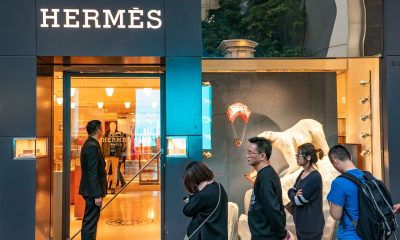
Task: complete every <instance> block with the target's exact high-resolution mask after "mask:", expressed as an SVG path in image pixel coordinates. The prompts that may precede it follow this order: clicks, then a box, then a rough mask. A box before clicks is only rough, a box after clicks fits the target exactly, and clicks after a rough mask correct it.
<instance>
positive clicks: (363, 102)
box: [360, 97, 369, 104]
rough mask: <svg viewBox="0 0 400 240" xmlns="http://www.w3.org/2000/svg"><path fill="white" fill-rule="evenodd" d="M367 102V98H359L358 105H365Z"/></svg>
mask: <svg viewBox="0 0 400 240" xmlns="http://www.w3.org/2000/svg"><path fill="white" fill-rule="evenodd" d="M368 101H369V98H367V97H362V98H360V103H361V104H365V103H367V102H368Z"/></svg>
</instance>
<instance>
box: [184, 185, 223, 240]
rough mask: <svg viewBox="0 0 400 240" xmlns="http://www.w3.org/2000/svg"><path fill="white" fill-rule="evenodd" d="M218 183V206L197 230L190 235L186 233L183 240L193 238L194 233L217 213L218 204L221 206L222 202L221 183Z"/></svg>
mask: <svg viewBox="0 0 400 240" xmlns="http://www.w3.org/2000/svg"><path fill="white" fill-rule="evenodd" d="M217 184H218V203H217V206H216V207H215V208H214V210H213V211H212V212H211V213H210V215H208V217H207V218H206V219H205V220H204V221H203V222H202V223H201V224H200V226H198V227H197V228H196V230H194V231H193V232H192V234H190V235H189V236H188V235H187V234H186V235H185V238H184V239H183V240H189V239H191V238H192V237H193V236H194V234H196V232H197V231H199V229H200V228H201V227H202V226H203V225H204V224H205V223H206V222H207V221H208V219H210V217H211V216H212V215H213V214H214V213H215V211H217V208H218V206H219V203H220V201H221V185H219V183H217Z"/></svg>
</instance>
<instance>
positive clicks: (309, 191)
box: [288, 171, 325, 240]
mask: <svg viewBox="0 0 400 240" xmlns="http://www.w3.org/2000/svg"><path fill="white" fill-rule="evenodd" d="M302 174H303V171H302V172H301V173H300V175H299V176H298V177H297V179H296V183H295V184H294V187H292V188H290V189H289V191H288V196H289V198H290V201H291V202H292V203H293V206H294V214H293V219H294V224H295V225H296V234H297V238H298V239H308V240H313V239H319V240H320V239H321V237H322V234H323V231H324V226H325V220H324V213H323V211H322V177H321V174H320V173H319V172H318V171H313V172H311V173H310V174H309V175H308V176H307V177H305V178H304V179H301V175H302ZM299 189H301V190H302V192H303V194H302V195H299V196H296V192H297V191H298V190H299ZM310 219H312V221H310Z"/></svg>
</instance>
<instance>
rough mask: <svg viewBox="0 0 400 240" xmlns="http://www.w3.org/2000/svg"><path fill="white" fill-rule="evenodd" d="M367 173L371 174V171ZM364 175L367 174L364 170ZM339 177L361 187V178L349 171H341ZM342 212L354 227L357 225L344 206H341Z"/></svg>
mask: <svg viewBox="0 0 400 240" xmlns="http://www.w3.org/2000/svg"><path fill="white" fill-rule="evenodd" d="M367 173H369V172H367ZM369 174H370V175H371V176H372V174H371V173H369ZM365 175H367V174H365V172H364V177H365ZM339 177H342V178H346V179H348V180H350V181H352V182H353V183H355V184H357V187H358V188H361V187H362V182H361V180H360V179H358V178H357V177H355V176H354V175H353V174H351V173H342V174H341V175H339ZM368 177H369V176H367V179H368ZM343 213H344V214H345V215H347V217H348V218H349V219H350V221H351V224H353V226H354V227H355V226H357V221H356V220H354V219H353V218H352V217H351V215H350V213H349V212H348V211H347V209H346V208H344V207H343ZM342 216H343V215H342ZM343 224H344V220H343Z"/></svg>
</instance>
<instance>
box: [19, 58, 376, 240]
mask: <svg viewBox="0 0 400 240" xmlns="http://www.w3.org/2000/svg"><path fill="white" fill-rule="evenodd" d="M202 68H203V69H202V72H203V84H205V82H204V80H205V79H206V78H205V76H208V77H210V76H211V79H212V81H209V82H208V84H210V85H208V87H209V88H210V89H211V90H209V93H211V92H212V95H211V98H212V99H213V101H214V100H215V99H217V100H218V99H219V98H220V97H221V96H216V95H215V94H216V93H217V92H218V91H216V89H215V87H216V86H215V84H214V86H213V82H214V83H215V82H218V81H219V79H218V77H216V76H217V75H218V74H225V75H226V74H228V75H229V76H230V77H231V78H232V79H233V80H237V79H240V76H241V74H242V77H243V74H253V75H257V74H258V75H260V76H261V75H262V73H274V74H278V75H279V73H285V74H287V73H305V74H307V73H318V74H324V73H327V74H329V76H330V77H329V79H331V78H332V77H333V79H334V81H335V89H331V88H330V87H329V86H330V85H326V87H327V89H324V92H326V93H330V92H331V91H333V92H335V94H334V95H333V96H334V98H335V99H336V102H335V103H336V104H334V105H332V107H333V108H334V109H333V111H335V116H334V118H335V119H329V121H334V122H335V124H333V125H332V126H334V128H331V129H334V130H335V132H334V134H333V135H332V134H331V135H332V136H335V137H336V139H335V140H334V141H333V142H336V141H337V142H338V143H345V144H353V145H355V146H356V152H355V154H357V160H358V162H357V165H358V166H359V167H360V168H361V169H364V170H368V171H371V172H372V173H373V174H374V175H375V176H377V177H378V178H383V174H382V172H383V169H384V165H383V163H382V152H383V150H382V141H381V134H380V132H381V119H380V117H379V116H380V111H381V109H380V101H381V100H380V78H379V58H335V59H203V60H202ZM213 74H214V77H213ZM283 75H284V74H282V76H283ZM282 76H281V77H282ZM310 76H313V75H310ZM316 76H317V75H316ZM63 77H64V76H63V73H62V72H54V84H53V93H54V96H53V97H54V99H53V100H54V101H53V138H52V139H51V142H50V143H49V145H50V147H49V148H50V149H51V150H52V154H51V156H52V170H53V171H52V173H53V182H52V193H53V194H52V235H53V236H61V234H60V231H61V227H58V226H62V224H61V215H62V205H61V203H62V186H63V182H62V173H63V163H64V159H63V150H64V149H63V148H64V147H65V146H64V143H63V129H64V126H65V124H66V123H65V122H63V108H64V106H65V104H64V102H63V97H62V96H63V92H64V89H63ZM294 79H295V78H294ZM321 79H325V80H326V78H321ZM240 80H241V81H242V82H243V83H241V84H240V85H239V87H238V88H239V89H237V90H241V91H246V89H247V88H248V87H246V84H245V83H246V81H244V80H243V79H240ZM160 81H161V80H160V77H146V76H134V75H132V76H126V75H120V76H112V75H110V74H109V75H108V76H106V77H105V76H101V75H98V76H95V75H90V74H89V75H88V76H84V75H81V76H80V75H72V76H71V78H70V89H68V91H70V95H71V99H70V102H69V104H68V105H69V106H70V108H71V112H70V119H71V122H70V123H69V124H70V129H71V144H70V146H69V150H70V154H71V157H70V158H71V159H70V164H71V166H70V183H69V184H70V194H69V196H70V199H69V201H70V203H71V204H70V205H69V206H70V215H69V223H70V236H71V237H73V236H75V234H76V233H77V232H78V231H79V230H80V227H81V222H82V220H81V218H82V216H83V204H84V203H83V200H82V198H81V197H80V195H79V194H78V191H77V188H78V186H79V178H80V163H79V154H80V148H81V146H82V144H83V142H84V140H85V139H86V136H87V135H86V131H85V124H86V122H87V121H89V120H92V119H99V120H100V121H101V122H102V125H103V128H104V129H103V131H104V133H107V132H111V133H115V132H117V133H118V135H116V136H114V138H115V139H117V140H116V141H117V142H118V143H117V144H116V145H115V146H116V148H117V149H118V148H119V147H120V148H121V149H122V151H120V150H115V151H117V152H119V153H118V154H117V156H115V155H114V156H111V155H110V156H106V159H107V160H108V164H107V168H108V171H109V176H108V178H109V181H110V185H109V189H108V193H109V194H108V195H107V197H106V199H105V202H106V203H107V202H108V201H110V200H111V199H112V198H113V197H114V196H115V193H118V192H119V191H120V189H121V187H122V185H123V184H122V182H123V181H124V182H125V184H126V186H125V185H124V189H123V190H122V191H121V193H120V194H119V195H118V196H117V197H116V198H115V199H114V200H113V201H112V202H111V203H110V204H109V205H108V206H107V207H106V208H105V209H104V210H103V211H102V215H101V218H100V221H99V228H98V239H111V238H115V237H118V238H119V239H122V240H123V239H132V238H142V239H160V238H161V234H162V233H161V225H162V219H161V212H162V209H161V206H162V201H161V187H160V186H161V185H160V184H161V177H160V176H161V175H160V167H159V164H160V158H159V157H155V156H156V154H157V153H158V152H159V151H160V149H161V146H160V145H161V144H160V142H161V131H162V130H161V111H160V109H161V106H160ZM279 83H280V82H279V81H277V82H276V84H277V85H279ZM205 85H207V83H206V84H205ZM311 85H312V84H311ZM243 89H244V90H243ZM265 93H266V92H262V93H257V94H265ZM225 94H229V93H225ZM252 94H253V95H254V96H256V95H257V94H255V93H252ZM276 94H278V95H279V93H276ZM285 104H287V103H285ZM203 107H204V106H203ZM213 107H215V106H211V108H213ZM227 107H228V105H227ZM328 107H329V106H328ZM225 110H226V109H225ZM330 110H332V109H330ZM252 111H253V109H252ZM256 113H257V111H255V112H253V113H252V114H256ZM266 114H267V113H266ZM221 116H225V118H224V119H220V121H224V122H225V123H226V124H228V123H229V120H228V118H227V117H226V113H224V114H223V115H221ZM253 116H256V115H253ZM266 116H268V114H267V115H266ZM268 117H269V116H268ZM250 118H251V117H250ZM253 120H254V118H253ZM286 120H287V119H286ZM286 120H285V119H284V120H282V121H283V122H285V121H286ZM299 120H300V119H299ZM251 121H252V120H251ZM251 121H250V122H249V125H248V126H246V127H248V129H251V128H252V126H251V125H250V124H251ZM274 121H275V122H277V123H279V122H281V121H280V120H279V119H278V120H274ZM215 124H216V122H215V118H214V116H211V121H210V122H209V125H210V126H211V128H213V127H215V126H216V125H215ZM235 124H236V125H235V126H236V130H237V132H236V135H238V136H241V135H242V132H241V128H240V127H243V126H238V125H237V123H235ZM278 125H279V124H278ZM287 125H288V126H289V122H288V123H287ZM214 130H215V129H214ZM214 130H213V131H214ZM221 130H223V131H225V130H226V131H231V128H230V127H229V128H226V129H225V128H224V129H221ZM281 130H284V128H283V127H282V129H281ZM213 131H210V132H209V133H211V134H210V136H209V138H207V139H209V140H211V142H210V144H211V145H210V146H209V147H206V148H205V149H204V154H203V155H204V161H205V162H206V163H207V164H208V165H209V166H210V167H211V168H212V169H213V171H214V172H215V175H216V178H217V180H219V181H220V180H222V179H224V180H223V181H222V182H224V181H226V183H225V185H228V186H225V187H226V189H230V187H229V185H231V184H232V186H234V185H235V186H237V184H238V183H240V184H242V183H243V184H247V185H248V186H250V184H249V182H248V180H247V179H246V177H245V174H246V173H248V172H249V171H250V170H251V169H250V167H248V169H246V168H242V167H238V166H237V165H235V164H230V163H232V160H229V159H228V160H226V161H227V162H224V164H225V165H226V164H228V165H227V166H225V165H224V164H222V165H221V164H220V163H219V161H220V160H218V159H217V160H216V159H215V156H217V155H218V154H215V151H221V152H222V154H223V151H224V150H223V148H221V144H218V141H216V140H215V137H216V136H215V135H213ZM229 137H231V138H232V136H231V135H229ZM230 140H232V141H230V144H232V148H236V147H235V144H237V143H235V141H233V140H234V139H233V138H232V139H230ZM327 140H328V142H329V144H330V145H331V144H332V139H327ZM109 141H111V140H110V139H108V138H107V136H105V137H104V138H103V140H102V145H103V146H104V144H106V147H105V148H106V149H109V147H107V144H108V142H109ZM103 148H104V147H103ZM103 151H104V150H103ZM21 154H23V153H21ZM106 155H107V154H106ZM152 158H154V159H153V161H152V162H151V163H150V164H149V166H148V167H147V168H146V169H145V170H144V171H143V172H142V173H141V174H139V175H138V176H137V178H135V179H133V180H132V177H133V176H134V175H135V174H136V173H137V172H138V171H139V169H140V168H141V167H142V166H144V165H145V164H146V163H147V162H148V161H149V160H150V159H152ZM122 159H123V160H122ZM113 161H114V164H112V162H113ZM223 161H225V160H223ZM120 162H122V163H121V164H120ZM115 166H117V168H115ZM235 168H236V169H235ZM221 169H224V171H225V172H223V171H222V170H221ZM232 169H233V170H232ZM227 171H229V174H226V172H227ZM233 172H234V173H237V174H232V173H233ZM114 173H117V174H114ZM121 176H122V178H121ZM122 180H123V181H122ZM131 180H132V181H131ZM129 181H131V183H130V184H129V185H128V184H127V183H128V182H129ZM115 182H118V185H117V184H116V183H115ZM232 189H233V188H232ZM246 189H247V188H246ZM228 195H229V198H230V201H233V200H237V203H238V204H239V205H240V206H243V204H244V203H243V202H242V201H243V199H244V195H245V191H229V190H228ZM236 195H237V196H236ZM177 211H180V209H177ZM242 213H243V209H242V207H241V208H240V211H239V215H240V214H242ZM74 239H80V235H79V234H78V235H77V236H76V237H75V238H74Z"/></svg>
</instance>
